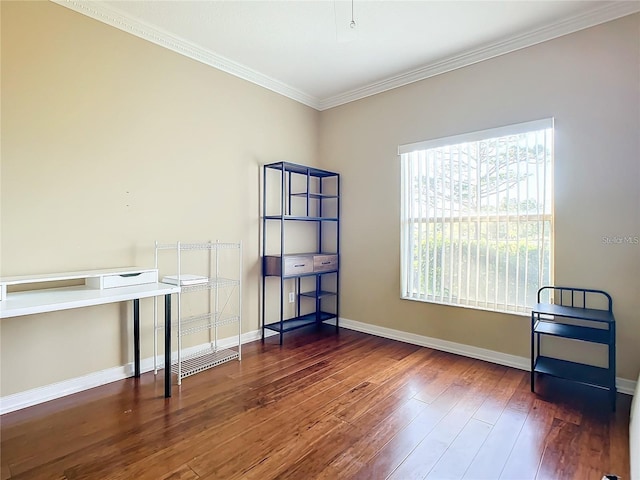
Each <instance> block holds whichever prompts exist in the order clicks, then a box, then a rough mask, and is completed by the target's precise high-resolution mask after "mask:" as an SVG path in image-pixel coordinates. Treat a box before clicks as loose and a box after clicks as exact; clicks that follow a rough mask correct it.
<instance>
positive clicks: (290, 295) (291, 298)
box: [289, 292, 296, 303]
mask: <svg viewBox="0 0 640 480" xmlns="http://www.w3.org/2000/svg"><path fill="white" fill-rule="evenodd" d="M295 301H296V298H295V296H294V294H293V292H289V303H293V302H295Z"/></svg>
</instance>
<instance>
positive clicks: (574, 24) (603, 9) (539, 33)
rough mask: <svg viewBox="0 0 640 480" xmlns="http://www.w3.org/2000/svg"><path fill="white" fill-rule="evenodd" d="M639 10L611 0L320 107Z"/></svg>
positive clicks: (326, 100)
mask: <svg viewBox="0 0 640 480" xmlns="http://www.w3.org/2000/svg"><path fill="white" fill-rule="evenodd" d="M637 12H640V2H638V1H614V2H611V3H608V4H606V5H604V6H600V7H597V8H594V9H592V10H590V11H588V12H585V13H583V14H581V15H577V16H575V17H572V18H569V19H565V20H562V21H559V22H556V23H553V24H550V25H547V26H545V27H542V28H538V29H535V30H531V31H529V32H525V33H522V34H520V35H516V36H514V37H511V38H508V39H505V40H502V41H499V42H494V43H490V44H487V45H484V46H482V47H480V48H476V49H473V50H469V51H467V52H463V53H461V54H459V55H455V56H451V57H448V58H444V59H442V60H440V61H437V62H434V63H431V64H429V65H426V66H424V67H421V68H418V69H416V70H411V71H409V72H405V73H403V74H400V75H396V76H394V77H391V78H388V79H385V80H382V81H379V82H376V83H372V84H370V85H366V86H364V87H360V88H357V89H354V90H350V91H348V92H345V93H341V94H338V95H334V96H332V97H329V98H324V99H321V100H320V106H319V110H320V111H322V110H327V109H329V108H333V107H337V106H339V105H344V104H346V103H350V102H354V101H356V100H360V99H362V98H366V97H369V96H371V95H376V94H378V93H382V92H385V91H387V90H392V89H394V88H398V87H402V86H404V85H408V84H410V83H414V82H418V81H420V80H424V79H427V78H430V77H434V76H436V75H440V74H443V73H446V72H450V71H452V70H456V69H458V68H463V67H466V66H469V65H472V64H474V63H478V62H481V61H483V60H488V59H490V58H494V57H497V56H500V55H504V54H507V53H510V52H513V51H516V50H520V49H523V48H526V47H530V46H532V45H536V44H538V43H542V42H546V41H548V40H552V39H554V38H558V37H561V36H563V35H568V34H570V33H574V32H577V31H579V30H583V29H585V28H589V27H593V26H595V25H599V24H601V23H605V22H609V21H611V20H615V19H617V18H621V17H624V16H627V15H631V14H634V13H637Z"/></svg>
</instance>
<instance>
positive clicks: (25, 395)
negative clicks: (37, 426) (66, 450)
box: [0, 330, 277, 415]
mask: <svg viewBox="0 0 640 480" xmlns="http://www.w3.org/2000/svg"><path fill="white" fill-rule="evenodd" d="M265 335H267V336H270V335H277V334H276V332H266V333H265ZM260 338H262V337H261V331H260V330H254V331H252V332H247V333H243V334H242V338H241V341H242V343H243V344H245V343H249V342H253V341H255V340H260ZM236 345H238V337H237V336H233V337H228V338H223V339H221V340H219V341H218V348H229V347H234V346H236ZM208 346H209V344H208V343H205V344H203V345H196V346H195V347H189V348H185V349H184V351H183V352H184V354H185V355H189V354H190V353H195V352H198V351H200V350H202V349H203V348H206V347H208ZM173 357H174V358H173V360H174V361H177V357H176V354H175V352H174V355H173ZM163 363H164V356H161V357H158V365H159V367H158V368H163V367H162V365H163ZM152 370H153V357H148V358H143V359H142V360H141V361H140V372H141V373H146V372H150V371H152ZM161 375H164V373H162V374H161ZM132 376H133V363H128V364H126V365H122V366H118V367H113V368H107V369H106V370H100V371H99V372H92V373H89V374H87V375H83V376H81V377H76V378H71V379H68V380H63V381H61V382H56V383H52V384H50V385H44V386H42V387H37V388H32V389H30V390H26V391H24V392H18V393H14V394H12V395H6V396H4V397H0V415H4V414H5V413H9V412H14V411H16V410H20V409H22V408H27V407H31V406H33V405H37V404H39V403H44V402H48V401H49V400H55V399H56V398H61V397H66V396H67V395H71V394H73V393H78V392H82V391H84V390H88V389H90V388H94V387H99V386H101V385H106V384H107V383H111V382H117V381H118V380H124V379H125V378H128V377H132Z"/></svg>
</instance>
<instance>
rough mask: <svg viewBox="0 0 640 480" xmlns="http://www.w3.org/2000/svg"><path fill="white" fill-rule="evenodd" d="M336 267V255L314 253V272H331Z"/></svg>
mask: <svg viewBox="0 0 640 480" xmlns="http://www.w3.org/2000/svg"><path fill="white" fill-rule="evenodd" d="M337 269H338V255H314V256H313V271H314V272H331V271H333V270H337Z"/></svg>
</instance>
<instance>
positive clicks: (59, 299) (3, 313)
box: [0, 267, 180, 397]
mask: <svg viewBox="0 0 640 480" xmlns="http://www.w3.org/2000/svg"><path fill="white" fill-rule="evenodd" d="M157 278H158V272H157V270H155V269H140V268H136V267H129V268H120V269H109V270H89V271H83V272H66V273H55V274H47V275H33V276H21V277H5V278H0V291H1V292H2V296H1V297H0V298H2V299H1V300H0V319H1V318H11V317H18V316H22V315H34V314H37V313H45V312H54V311H59V310H68V309H72V308H81V307H91V306H94V305H104V304H106V303H115V302H126V301H129V300H133V338H134V342H133V343H134V375H135V376H136V377H139V376H140V299H141V298H149V297H159V296H162V295H164V299H165V301H164V304H165V315H164V322H165V325H164V326H165V328H164V334H165V338H164V346H165V351H164V357H165V359H164V364H165V369H164V395H165V397H170V396H171V294H173V293H178V292H180V287H178V286H175V285H168V284H165V283H158V282H157ZM63 280H84V281H85V284H84V285H78V286H73V287H59V288H44V289H40V290H27V291H23V292H7V290H8V288H7V287H10V286H12V285H25V284H33V283H44V282H47V283H48V282H59V281H63ZM136 281H139V282H148V283H141V284H135V282H136ZM120 284H125V286H119V285H120ZM105 285H108V286H107V287H106V288H105V287H104V286H105ZM100 287H102V288H100Z"/></svg>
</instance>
